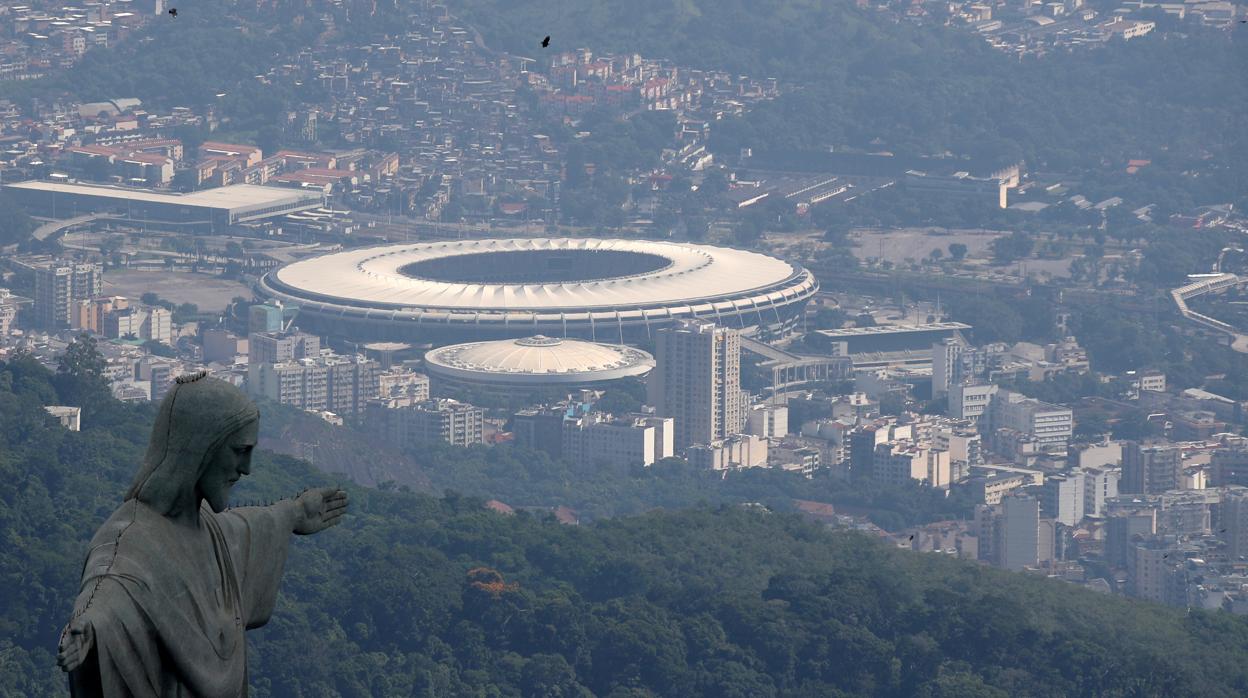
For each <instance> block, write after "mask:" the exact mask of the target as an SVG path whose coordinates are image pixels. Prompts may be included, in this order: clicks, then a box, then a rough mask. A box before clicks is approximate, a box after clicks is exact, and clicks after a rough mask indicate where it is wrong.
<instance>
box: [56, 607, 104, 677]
mask: <svg viewBox="0 0 1248 698" xmlns="http://www.w3.org/2000/svg"><path fill="white" fill-rule="evenodd" d="M94 645H95V628H94V627H92V626H91V621H89V620H87V619H86V618H84V617H82V616H79V617H77V618H75V619H73V620H71V621H70V622H69V625H67V626H65V630H63V631H62V632H61V642H60V646H59V647H58V648H57V653H56V663H57V664H59V665H60V667H61V670H62V671H73V670H74V669H77V668H78V667H79V666H81V665H82V663H83V662H84V661H86V659H87V655H89V654H91V648H92V647H93V646H94Z"/></svg>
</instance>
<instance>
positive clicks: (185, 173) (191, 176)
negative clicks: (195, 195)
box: [169, 167, 198, 194]
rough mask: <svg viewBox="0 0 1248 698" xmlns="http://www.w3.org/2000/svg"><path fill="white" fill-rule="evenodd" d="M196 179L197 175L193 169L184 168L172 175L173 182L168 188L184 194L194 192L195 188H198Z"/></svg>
mask: <svg viewBox="0 0 1248 698" xmlns="http://www.w3.org/2000/svg"><path fill="white" fill-rule="evenodd" d="M197 178H198V175H197V174H196V173H195V169H194V168H192V167H184V168H182V169H180V170H177V171H175V172H174V173H173V182H171V183H170V185H169V186H171V187H172V188H173V190H174V191H179V192H182V193H184V194H185V193H186V192H191V191H195V187H196V186H198V185H197V183H196V181H195V180H196V179H197Z"/></svg>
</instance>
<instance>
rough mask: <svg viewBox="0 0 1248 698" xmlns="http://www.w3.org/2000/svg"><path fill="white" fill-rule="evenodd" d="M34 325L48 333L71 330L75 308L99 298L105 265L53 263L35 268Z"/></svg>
mask: <svg viewBox="0 0 1248 698" xmlns="http://www.w3.org/2000/svg"><path fill="white" fill-rule="evenodd" d="M34 271H35V322H36V324H37V325H38V326H39V327H41V328H43V329H47V330H59V329H64V328H67V327H69V324H70V318H71V317H72V316H73V309H74V306H75V305H76V304H77V303H78V302H79V301H84V300H87V299H90V298H93V297H95V296H98V295H100V291H101V289H102V288H103V284H104V265H102V264H100V263H99V262H87V263H76V262H69V261H62V260H53V261H50V262H46V263H43V264H39V265H37V266H35V270H34Z"/></svg>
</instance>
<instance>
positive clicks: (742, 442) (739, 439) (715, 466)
mask: <svg viewBox="0 0 1248 698" xmlns="http://www.w3.org/2000/svg"><path fill="white" fill-rule="evenodd" d="M678 423H679V422H678ZM767 452H768V445H767V440H766V439H762V438H759V437H757V436H755V435H753V434H736V435H733V436H730V437H728V438H726V439H720V440H716V441H712V442H711V443H709V444H697V445H694V446H690V447H689V448H688V449H687V451H686V457H687V458H688V459H689V464H690V465H692V466H694V467H695V468H700V469H703V470H731V469H735V468H758V467H762V466H765V465H767Z"/></svg>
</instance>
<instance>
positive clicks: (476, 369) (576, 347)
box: [425, 335, 655, 384]
mask: <svg viewBox="0 0 1248 698" xmlns="http://www.w3.org/2000/svg"><path fill="white" fill-rule="evenodd" d="M425 363H426V365H427V367H428V370H429V372H430V373H431V374H432V375H434V376H441V377H447V378H452V379H459V380H464V379H467V380H472V381H475V382H505V383H519V382H523V383H530V384H533V383H590V382H597V381H604V380H614V379H616V378H623V377H625V376H639V375H643V374H645V373H648V372H649V371H650V370H651V369H653V368H654V366H655V361H654V358H653V357H652V356H650V355H649V354H647V353H646V352H644V351H641V350H639V349H633V348H631V347H627V346H623V345H618V344H599V343H596V342H584V341H580V340H575V339H556V338H553V337H543V336H541V335H537V336H534V337H526V338H523V339H503V340H498V341H493V342H471V343H468V344H455V345H452V346H448V347H442V348H440V349H434V350H432V351H430V352H428V353H427V354H425Z"/></svg>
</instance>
